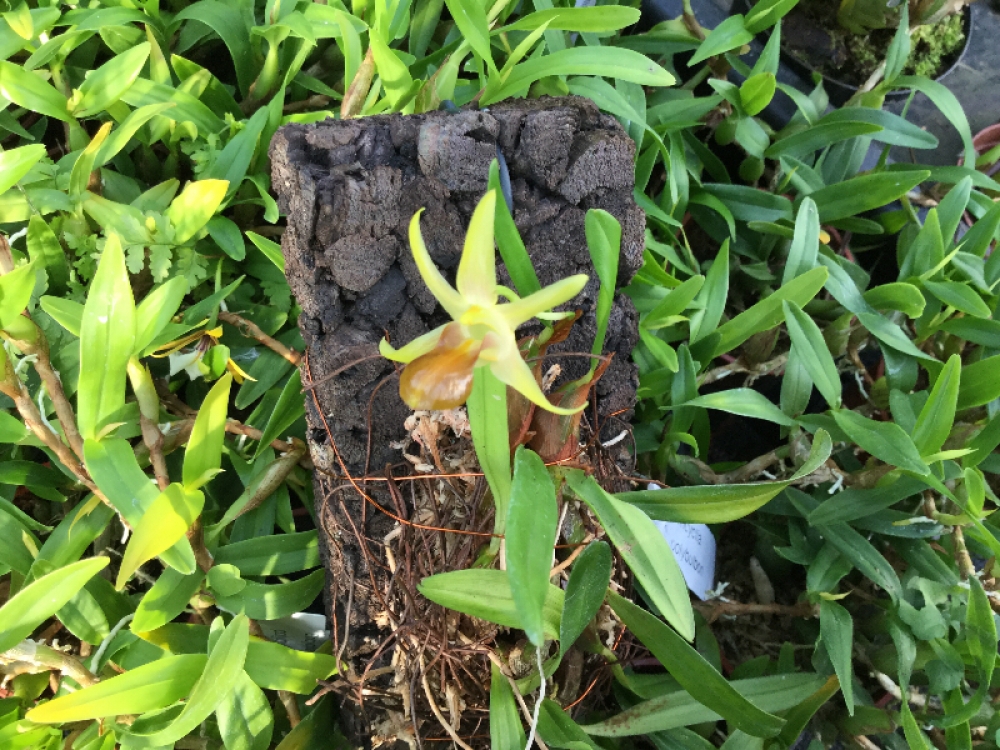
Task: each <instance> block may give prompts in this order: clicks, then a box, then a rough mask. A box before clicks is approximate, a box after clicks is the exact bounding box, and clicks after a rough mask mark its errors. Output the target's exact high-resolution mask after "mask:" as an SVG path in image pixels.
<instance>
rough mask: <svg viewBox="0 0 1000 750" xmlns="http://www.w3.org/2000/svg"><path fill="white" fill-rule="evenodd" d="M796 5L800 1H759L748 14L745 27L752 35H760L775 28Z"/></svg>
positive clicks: (744, 23)
mask: <svg viewBox="0 0 1000 750" xmlns="http://www.w3.org/2000/svg"><path fill="white" fill-rule="evenodd" d="M796 3H798V0H759V2H757V3H755V4H754V6H753V7H752V8H751V9H750V11H749V12H748V13H747V15H746V18H745V19H744V20H743V27H744V28H745V29H746V30H747V31H749V32H750V33H751V34H755V35H756V34H759V33H760V32H762V31H763V30H764V29H766V28H768V27H770V26H774V25H775V24H776V23H777V22H778V21H779V20H781V18H783V17H784V16H785V15H786V14H787V13H788V12H789V11H790V10H791V9H792V8H794V7H795V5H796Z"/></svg>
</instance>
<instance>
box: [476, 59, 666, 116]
mask: <svg viewBox="0 0 1000 750" xmlns="http://www.w3.org/2000/svg"><path fill="white" fill-rule="evenodd" d="M556 75H583V76H587V75H597V76H607V77H609V78H618V79H621V80H623V81H630V82H632V83H638V84H640V85H642V86H672V85H673V84H674V82H675V79H674V77H673V76H672V75H671V74H670V73H668V72H667V71H666V70H664V69H663V68H662V67H660V66H659V65H657V64H656V63H654V62H653V61H652V60H650V59H649V58H648V57H646V56H645V55H641V54H639V53H638V52H633V51H632V50H628V49H622V48H619V47H571V48H570V49H564V50H561V51H559V52H554V53H552V54H549V55H542V56H541V57H534V58H531V59H529V60H526V61H525V62H523V63H521V64H519V65H517V66H515V67H514V69H513V70H512V71H511V73H510V75H509V76H508V77H507V80H506V81H504V83H503V85H502V86H500V87H499V88H498V89H497V90H496V91H494V92H493V93H492V94H491V95H490V96H489V100H488V101H486V97H485V96H484V97H483V100H482V101H481V104H482V105H483V106H486V105H489V104H494V103H496V102H498V101H500V100H502V99H507V98H509V97H511V96H514V95H515V94H516V93H518V92H520V91H523V90H526V89H527V88H528V87H529V86H531V84H532V83H534V82H535V81H537V80H538V79H540V78H544V77H546V76H556Z"/></svg>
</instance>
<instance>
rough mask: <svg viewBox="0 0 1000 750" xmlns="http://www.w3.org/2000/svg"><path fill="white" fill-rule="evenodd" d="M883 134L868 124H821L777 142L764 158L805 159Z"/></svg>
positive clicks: (878, 127) (876, 126)
mask: <svg viewBox="0 0 1000 750" xmlns="http://www.w3.org/2000/svg"><path fill="white" fill-rule="evenodd" d="M881 132H882V128H881V127H880V126H878V125H876V124H874V123H868V122H825V123H824V122H820V123H816V124H815V125H811V126H810V127H808V128H806V129H805V130H799V131H797V132H794V133H792V134H790V135H787V136H785V137H784V138H780V139H779V140H777V141H775V142H774V143H773V144H771V145H770V146H768V147H767V148H766V149H765V150H764V156H766V157H767V158H769V159H777V158H779V157H786V158H787V157H790V156H794V157H798V158H805V157H806V156H807V155H809V154H811V153H813V152H814V151H819V150H820V149H824V148H826V147H827V146H832V145H833V144H834V143H840V142H841V141H847V140H850V139H852V138H858V137H860V136H872V137H874V135H875V134H876V133H881Z"/></svg>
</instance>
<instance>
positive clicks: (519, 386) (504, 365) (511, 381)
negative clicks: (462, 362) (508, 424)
mask: <svg viewBox="0 0 1000 750" xmlns="http://www.w3.org/2000/svg"><path fill="white" fill-rule="evenodd" d="M489 338H492V336H490V335H487V339H489ZM494 357H495V359H494ZM490 359H492V360H493V361H491V362H490V363H489V368H490V370H492V371H493V374H494V375H496V376H497V379H498V380H500V381H501V382H502V383H506V384H507V385H509V386H510V387H511V388H513V389H514V390H515V391H517V392H518V393H520V394H521V395H522V396H524V397H525V398H526V399H528V400H529V401H530V402H531V403H533V404H536V405H537V406H540V407H541V408H543V409H545V410H546V411H550V412H552V413H553V414H576V413H577V412H578V411H582V410H583V408H584V407H585V406H586V404H583V405H582V406H578V407H577V408H575V409H564V408H562V407H561V406H556V405H555V404H553V403H552V402H551V401H549V399H548V398H547V397H546V395H545V394H544V393H542V389H541V387H540V386H539V385H538V381H537V380H535V374H534V373H533V372H532V371H531V368H530V367H528V363H527V362H525V361H524V360H523V359H522V358H521V353H520V352H519V351H518V349H517V345H516V344H515V345H514V346H512V347H510V346H504V345H503V344H500V345H498V346H496V347H495V348H494V347H487V346H484V347H483V351H482V352H481V353H480V355H479V361H480V362H482V361H484V360H490Z"/></svg>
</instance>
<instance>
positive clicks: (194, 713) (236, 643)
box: [144, 615, 250, 747]
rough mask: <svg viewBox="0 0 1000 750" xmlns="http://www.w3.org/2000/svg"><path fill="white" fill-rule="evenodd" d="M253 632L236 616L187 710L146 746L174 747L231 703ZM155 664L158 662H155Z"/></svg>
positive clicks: (193, 691)
mask: <svg viewBox="0 0 1000 750" xmlns="http://www.w3.org/2000/svg"><path fill="white" fill-rule="evenodd" d="M249 639H250V629H249V623H248V622H247V618H246V617H245V616H243V615H237V616H236V617H234V618H233V619H232V622H230V623H229V625H227V626H226V629H225V630H224V631H223V632H222V635H221V636H220V637H219V640H218V641H217V642H216V644H215V648H213V649H212V652H211V653H210V654H209V655H208V662H207V663H206V664H205V670H204V672H203V673H202V675H201V678H200V679H199V680H198V682H197V683H195V685H194V688H193V689H192V690H191V694H190V696H189V697H188V699H187V701H186V702H185V703H184V709H183V710H182V711H181V712H180V714H179V715H178V716H177V718H175V719H174V720H173V721H172V722H171V723H170V725H169V726H167V727H166V728H164V729H161V730H160V731H158V732H156V733H154V734H151V735H146V736H145V737H144V740H145V743H146V744H147V745H151V746H153V747H160V746H163V745H172V744H173V743H175V742H177V740H179V739H181V738H182V737H184V736H185V735H187V734H189V733H190V732H192V731H193V730H194V729H196V728H197V727H198V725H199V724H201V723H202V722H203V721H204V720H205V719H207V718H208V717H209V715H210V714H211V713H212V712H213V711H214V710H215V709H216V708H217V707H218V706H219V705H220V704H221V703H222V702H223V701H225V700H229V699H230V697H231V696H232V693H233V691H234V690H235V688H236V686H237V684H238V683H239V679H240V675H241V674H243V662H244V661H245V660H246V655H247V644H248V643H249ZM154 663H155V662H154Z"/></svg>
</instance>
